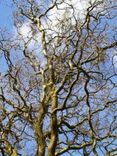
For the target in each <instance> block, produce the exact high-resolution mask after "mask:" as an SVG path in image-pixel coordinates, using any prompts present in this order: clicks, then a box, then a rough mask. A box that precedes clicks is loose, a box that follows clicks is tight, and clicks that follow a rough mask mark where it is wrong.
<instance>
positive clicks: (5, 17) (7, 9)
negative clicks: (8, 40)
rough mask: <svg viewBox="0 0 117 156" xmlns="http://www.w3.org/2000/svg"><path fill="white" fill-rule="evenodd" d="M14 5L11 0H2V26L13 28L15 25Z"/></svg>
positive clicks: (0, 11)
mask: <svg viewBox="0 0 117 156" xmlns="http://www.w3.org/2000/svg"><path fill="white" fill-rule="evenodd" d="M12 11H13V6H12V3H11V1H10V0H3V1H0V27H3V28H5V27H6V28H7V29H9V30H10V29H12V26H13V18H12V17H13V16H12Z"/></svg>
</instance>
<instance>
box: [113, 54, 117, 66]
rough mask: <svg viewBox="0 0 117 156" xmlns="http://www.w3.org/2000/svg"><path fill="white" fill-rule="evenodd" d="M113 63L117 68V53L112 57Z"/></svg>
mask: <svg viewBox="0 0 117 156" xmlns="http://www.w3.org/2000/svg"><path fill="white" fill-rule="evenodd" d="M113 64H114V67H116V68H117V55H115V56H114V57H113Z"/></svg>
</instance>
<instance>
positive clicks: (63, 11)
mask: <svg viewBox="0 0 117 156" xmlns="http://www.w3.org/2000/svg"><path fill="white" fill-rule="evenodd" d="M98 1H100V0H98ZM57 2H61V1H60V0H58V1H57ZM94 2H96V0H64V1H62V3H60V4H58V6H57V7H56V6H55V7H54V8H53V9H51V10H50V11H49V13H48V18H49V19H50V20H48V19H47V24H48V25H49V27H50V26H51V28H52V29H54V30H55V31H59V30H58V27H59V26H60V23H62V24H63V23H64V22H65V21H67V22H66V25H67V24H68V22H71V24H72V25H73V24H74V23H75V19H74V17H73V14H74V16H75V18H76V19H79V20H81V21H83V19H84V18H85V16H86V13H87V8H88V7H89V6H90V5H91V4H93V3H94ZM69 19H70V20H69ZM59 28H60V27H59Z"/></svg>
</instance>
